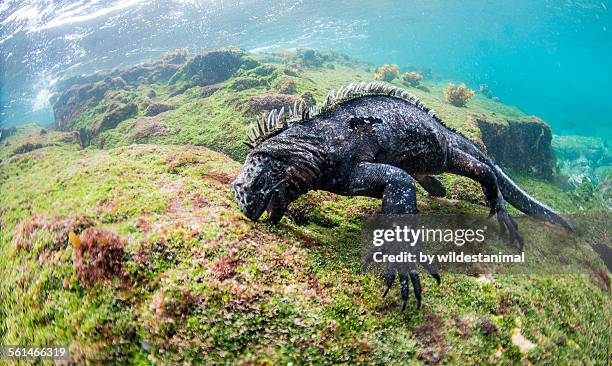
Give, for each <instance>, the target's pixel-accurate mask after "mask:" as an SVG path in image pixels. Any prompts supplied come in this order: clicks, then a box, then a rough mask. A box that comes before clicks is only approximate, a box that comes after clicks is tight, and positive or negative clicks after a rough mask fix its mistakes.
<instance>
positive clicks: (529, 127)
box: [476, 116, 555, 179]
mask: <svg viewBox="0 0 612 366" xmlns="http://www.w3.org/2000/svg"><path fill="white" fill-rule="evenodd" d="M476 122H477V124H478V128H479V129H480V132H481V138H482V142H483V143H484V144H485V146H486V147H487V151H488V153H489V154H490V155H491V156H492V157H493V159H494V160H495V161H496V162H497V163H498V164H501V165H502V166H503V167H505V168H509V169H517V170H522V171H526V172H530V173H532V174H534V175H537V176H540V177H543V178H548V179H549V178H552V176H553V174H554V172H555V156H554V154H553V150H552V148H551V140H552V132H551V130H550V127H549V126H548V125H547V124H546V123H545V122H544V121H542V120H541V119H540V118H538V117H533V116H530V117H523V118H517V119H513V120H508V121H507V123H506V124H501V123H492V122H488V121H486V120H484V119H480V118H477V119H476Z"/></svg>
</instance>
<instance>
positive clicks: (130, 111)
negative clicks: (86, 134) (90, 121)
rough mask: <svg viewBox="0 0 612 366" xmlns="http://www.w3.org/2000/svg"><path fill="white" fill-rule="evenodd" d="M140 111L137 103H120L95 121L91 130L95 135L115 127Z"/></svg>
mask: <svg viewBox="0 0 612 366" xmlns="http://www.w3.org/2000/svg"><path fill="white" fill-rule="evenodd" d="M137 113H138V107H137V106H136V104H134V103H132V102H129V103H127V104H120V105H118V106H116V107H115V108H113V109H112V110H111V111H110V112H108V113H106V114H105V115H104V116H103V117H102V119H101V120H99V121H98V122H97V123H95V124H94V125H93V126H92V128H91V131H92V133H93V134H94V135H96V134H99V133H100V132H103V131H106V130H110V129H113V128H115V127H117V125H118V124H119V123H120V122H122V121H125V120H126V119H128V118H131V117H133V116H135V115H136V114H137Z"/></svg>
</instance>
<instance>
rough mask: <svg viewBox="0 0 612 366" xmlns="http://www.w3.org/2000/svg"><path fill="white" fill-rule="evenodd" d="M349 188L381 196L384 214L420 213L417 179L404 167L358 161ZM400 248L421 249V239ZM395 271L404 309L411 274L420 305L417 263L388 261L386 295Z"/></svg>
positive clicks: (371, 195)
mask: <svg viewBox="0 0 612 366" xmlns="http://www.w3.org/2000/svg"><path fill="white" fill-rule="evenodd" d="M348 191H349V194H350V195H354V196H369V197H374V198H382V212H383V214H387V215H393V214H396V215H399V214H416V213H417V207H416V187H415V185H414V179H413V178H412V177H411V176H410V175H409V174H408V173H406V172H405V171H404V170H402V169H399V168H397V167H394V166H391V165H386V164H376V163H365V162H364V163H359V164H358V165H357V166H356V167H355V169H354V170H353V173H352V174H351V178H350V182H349V187H348ZM414 224H415V223H413V226H414ZM400 249H407V250H409V251H416V252H418V251H419V250H420V243H416V245H415V246H414V247H409V248H397V246H394V250H396V251H399V250H400ZM371 261H372V257H371V255H369V256H368V257H366V266H367V264H368V263H369V262H371ZM427 269H428V270H429V272H430V273H431V275H432V276H433V277H434V278H436V281H438V283H439V282H440V276H439V275H438V274H437V272H436V271H435V269H434V268H433V267H432V266H427ZM396 273H397V274H399V282H400V292H401V296H402V300H403V304H402V310H403V309H404V308H405V307H406V304H407V302H408V298H409V293H410V286H409V282H408V279H409V278H410V282H412V286H413V288H414V295H415V297H416V299H417V302H418V307H420V306H421V297H422V290H421V280H420V278H419V274H418V272H417V270H416V265H415V264H414V263H402V264H398V263H388V264H387V273H386V275H385V283H386V285H387V288H386V290H385V292H384V295H383V296H386V295H387V293H388V292H389V289H390V288H391V286H392V285H393V283H394V282H395V277H396Z"/></svg>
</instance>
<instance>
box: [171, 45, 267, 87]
mask: <svg viewBox="0 0 612 366" xmlns="http://www.w3.org/2000/svg"><path fill="white" fill-rule="evenodd" d="M258 65H259V63H258V62H257V61H255V60H254V59H252V58H251V56H249V55H247V54H246V53H245V52H244V51H242V50H240V49H237V48H228V49H218V50H213V51H209V52H203V53H201V54H199V55H197V56H195V57H194V58H192V59H191V60H189V61H187V62H186V63H185V64H184V65H183V66H181V67H180V68H179V69H178V71H177V72H176V73H175V74H174V75H173V76H172V77H171V78H170V83H172V84H174V83H178V82H181V81H183V82H188V83H190V84H191V85H192V86H204V85H209V84H214V83H219V82H221V81H225V80H227V79H229V78H230V77H232V75H234V73H235V72H236V71H238V69H240V68H241V67H243V68H246V69H252V68H255V67H257V66H258Z"/></svg>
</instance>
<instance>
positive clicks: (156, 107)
mask: <svg viewBox="0 0 612 366" xmlns="http://www.w3.org/2000/svg"><path fill="white" fill-rule="evenodd" d="M141 108H142V109H143V110H144V114H145V116H148V117H152V116H156V115H158V114H160V113H162V112H166V111H169V110H171V109H174V107H173V106H172V105H170V104H168V103H164V102H161V101H159V100H155V99H145V101H144V102H142V105H141Z"/></svg>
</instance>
